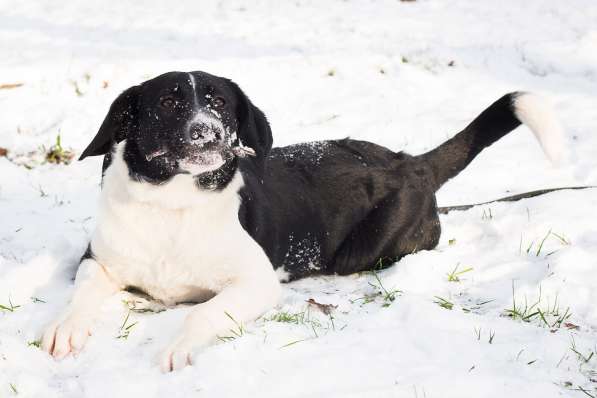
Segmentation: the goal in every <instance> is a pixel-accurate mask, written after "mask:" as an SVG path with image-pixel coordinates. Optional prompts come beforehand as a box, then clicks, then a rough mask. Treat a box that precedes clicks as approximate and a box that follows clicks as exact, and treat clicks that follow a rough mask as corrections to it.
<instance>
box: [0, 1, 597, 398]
mask: <svg viewBox="0 0 597 398" xmlns="http://www.w3.org/2000/svg"><path fill="white" fill-rule="evenodd" d="M596 21H597V4H596V3H595V2H594V1H593V0H569V1H567V2H562V1H559V0H549V1H546V0H526V1H524V2H521V1H518V0H504V1H499V2H494V1H491V2H490V1H484V2H481V1H467V0H452V1H450V2H447V1H442V0H417V1H415V2H400V1H397V0H380V1H375V2H373V1H326V2H323V1H317V0H312V1H307V0H297V1H292V2H290V1H289V2H282V1H275V0H260V1H256V2H240V1H236V0H231V1H226V2H222V1H215V0H205V1H201V2H198V1H192V0H187V1H176V2H159V1H147V2H143V5H141V4H140V3H138V2H128V1H99V0H90V1H86V2H77V1H67V0H65V1H59V2H51V1H36V2H24V1H23V2H14V1H13V2H11V1H5V2H2V3H0V48H1V49H2V59H1V60H0V84H9V83H23V86H21V87H16V88H3V89H0V109H1V117H0V147H4V148H7V149H8V150H9V154H8V158H5V157H0V220H1V222H0V304H2V305H3V306H5V307H10V302H12V304H13V305H14V306H17V305H18V306H19V307H16V308H14V309H13V311H9V310H0V396H2V397H11V396H19V397H42V396H43V397H81V396H84V397H102V398H103V397H107V396H109V397H137V396H142V397H146V398H150V397H163V396H169V397H191V396H193V397H195V396H196V397H216V396H217V397H252V396H260V397H321V396H326V397H428V398H432V397H439V398H449V397H458V398H461V397H474V398H477V397H504V396H508V397H539V396H540V397H559V396H566V397H577V396H578V397H587V396H589V395H592V396H597V382H596V380H597V346H596V341H597V305H596V303H597V274H596V270H597V256H596V254H597V216H596V215H595V211H596V209H597V190H585V191H560V192H556V193H552V194H549V195H546V196H542V197H538V198H534V199H529V200H523V201H520V202H516V203H499V204H492V205H487V206H483V207H479V208H473V209H471V210H468V211H464V212H453V213H450V214H449V215H447V216H442V217H441V223H442V228H443V233H442V238H441V241H440V244H439V246H438V247H437V248H436V249H435V250H432V251H427V252H420V253H416V254H413V255H410V256H407V257H406V258H404V259H403V260H402V261H400V262H399V263H398V264H396V265H394V266H393V267H391V268H389V269H388V270H386V271H383V272H380V273H379V274H378V277H379V278H380V280H381V282H382V284H383V286H384V288H385V289H387V290H388V293H392V294H389V295H388V294H386V293H384V295H386V296H387V300H384V297H383V295H382V296H372V294H374V293H375V292H377V291H379V290H380V288H379V287H374V286H372V285H371V284H373V285H375V286H379V282H378V280H377V279H376V278H375V276H374V275H370V274H367V275H354V276H348V277H319V278H310V279H305V280H302V281H299V282H295V283H291V284H287V285H284V298H283V300H282V302H281V303H280V304H279V306H278V307H277V308H276V309H274V310H272V311H270V312H269V313H268V314H266V315H265V316H264V317H263V318H262V319H260V320H258V321H256V322H254V323H250V324H248V325H243V326H244V333H238V334H242V336H241V337H237V338H235V339H228V340H229V341H226V342H220V343H217V344H215V345H213V346H211V347H208V348H206V349H204V350H202V351H201V352H200V353H198V355H197V356H196V357H195V365H194V366H193V367H190V368H187V369H185V370H184V371H181V372H178V373H173V374H167V375H163V374H161V373H160V372H159V369H158V367H157V365H156V362H155V359H156V355H157V354H158V353H159V352H160V351H161V350H162V349H163V348H164V347H165V346H166V345H168V344H169V343H170V342H171V339H173V338H174V336H175V335H176V333H177V332H178V330H179V327H180V326H181V323H182V321H183V319H184V316H185V314H186V313H187V312H188V311H189V307H188V306H179V307H176V308H173V309H168V310H167V311H163V312H159V313H152V312H147V313H137V312H132V313H131V314H130V317H129V319H128V320H127V324H126V326H124V327H123V328H122V329H125V328H126V327H127V326H128V325H130V324H132V323H134V322H137V324H136V325H135V326H134V327H131V328H130V329H128V331H127V332H128V337H127V338H126V339H125V338H116V337H117V336H121V335H123V330H121V325H123V322H124V320H125V317H126V316H127V313H128V310H127V307H126V306H125V305H124V304H123V303H122V301H123V300H133V298H132V296H131V295H129V294H126V295H125V294H122V295H121V296H119V297H116V298H114V299H113V300H111V301H110V302H109V303H107V304H106V305H105V306H103V307H102V308H98V313H99V314H100V321H99V322H98V324H97V325H96V330H95V334H94V335H93V336H92V337H91V338H90V339H89V343H88V346H87V347H86V348H85V350H84V351H83V352H82V353H81V354H80V355H79V356H78V357H77V358H68V359H65V360H63V361H61V362H55V361H54V360H53V359H51V358H50V357H48V356H47V355H45V354H44V353H42V352H41V351H40V350H38V349H37V348H36V347H34V346H28V343H30V342H33V341H35V340H37V339H38V338H39V337H40V334H41V332H42V330H43V327H44V326H45V325H46V324H47V323H49V322H50V321H51V320H53V319H54V317H55V316H56V315H57V314H58V312H59V311H60V310H61V309H62V308H63V307H64V305H65V303H66V302H67V300H68V298H69V296H70V294H71V293H72V280H71V278H72V276H73V275H74V270H75V269H76V265H77V261H78V259H79V257H80V256H81V254H82V253H83V252H84V250H85V248H86V245H87V240H88V238H89V235H90V232H91V231H92V229H93V228H94V225H95V221H96V219H95V217H96V214H97V213H96V211H97V210H96V202H97V197H98V192H99V189H100V187H99V181H100V170H101V159H99V158H89V159H86V160H85V161H84V162H73V163H72V164H70V165H68V166H63V165H52V164H35V163H36V162H35V159H39V158H40V157H39V156H37V157H36V156H31V155H28V154H29V152H32V151H38V152H39V149H40V147H41V146H45V147H46V148H48V147H49V146H51V145H53V144H54V142H55V139H56V135H57V134H60V135H61V138H62V145H63V146H64V147H65V148H70V149H73V150H74V151H75V152H76V154H77V155H78V154H80V152H81V151H82V149H84V148H85V146H86V144H87V143H88V142H89V141H90V140H91V138H92V137H93V136H94V134H95V132H96V131H97V128H98V127H99V125H100V123H101V121H102V120H103V117H104V115H105V113H106V112H107V110H108V107H109V105H110V103H111V102H112V100H113V99H114V98H116V96H117V95H118V94H119V93H120V92H121V91H123V90H124V89H126V88H127V87H129V86H131V85H133V84H137V83H139V82H141V81H143V80H146V79H148V78H150V77H152V76H155V75H157V74H160V73H163V72H166V71H169V70H183V71H185V70H196V69H198V70H204V71H207V72H210V73H213V74H216V75H221V76H226V77H229V78H231V79H233V80H234V81H236V82H237V83H238V84H239V85H240V86H241V87H242V88H243V89H244V90H245V91H246V93H247V94H248V95H249V96H250V97H251V99H252V100H253V101H254V102H255V104H257V105H258V106H259V107H260V108H261V109H262V110H263V111H264V112H265V114H266V115H267V116H268V118H269V120H270V122H271V124H272V128H273V133H274V139H275V144H276V145H278V146H279V145H288V144H293V143H298V142H303V141H316V140H323V139H331V138H341V137H345V136H351V137H353V138H358V139H367V140H370V141H374V142H376V143H379V144H382V145H385V146H387V147H389V148H391V149H393V150H397V151H398V150H405V151H408V152H410V153H413V154H418V153H422V152H424V151H426V150H428V149H430V148H432V147H434V146H436V145H438V144H439V143H441V142H442V141H444V140H445V139H446V138H448V137H450V136H451V135H453V134H454V133H456V132H458V131H459V130H460V129H461V128H463V127H465V126H466V125H467V124H468V123H469V122H470V121H471V120H472V119H473V118H474V117H475V116H476V115H477V114H478V113H479V112H481V111H482V110H483V109H485V107H486V106H488V105H489V104H491V103H492V102H493V101H495V100H496V99H498V98H499V97H500V96H501V95H503V94H505V93H507V92H510V91H515V90H524V91H529V92H537V93H541V94H542V95H544V96H546V97H548V98H550V99H551V100H553V102H554V104H555V109H556V110H557V113H558V116H559V118H560V119H561V121H562V125H563V128H564V132H565V134H566V135H567V139H568V141H569V145H570V152H571V153H570V156H569V157H568V159H567V161H566V162H565V163H564V164H562V165H561V166H560V167H559V168H554V167H552V166H551V165H550V163H549V161H548V160H547V159H546V158H545V157H544V155H543V154H542V153H541V149H540V147H539V145H537V143H536V142H534V140H533V138H532V137H531V135H530V134H525V132H524V131H523V130H524V129H526V127H521V128H520V129H519V130H518V131H516V132H514V133H513V134H510V135H509V136H507V137H505V138H504V139H502V140H501V141H500V142H498V143H496V144H495V145H493V146H492V147H491V148H489V149H487V150H486V151H484V152H483V153H482V154H481V155H480V156H479V157H478V158H477V159H476V160H475V161H474V162H473V163H472V164H471V165H470V166H469V167H468V168H467V170H466V171H464V172H463V173H461V174H460V175H459V176H458V177H456V178H454V179H453V180H452V181H450V182H449V183H447V184H446V185H445V186H444V187H443V188H442V189H441V191H440V192H439V193H438V202H439V205H454V204H465V203H474V202H479V201H485V200H490V199H493V198H497V197H501V196H504V195H506V194H510V193H520V192H524V191H529V190H534V189H540V188H545V187H556V186H566V185H585V184H588V185H590V184H592V185H595V184H597V157H596V156H595V150H596V148H597V112H596V111H595V110H596V109H597V23H596ZM23 158H28V159H29V158H33V160H30V161H28V163H26V164H29V165H31V163H33V167H32V168H30V169H29V168H27V167H24V166H22V165H19V164H22V163H23V162H22V161H19V159H23ZM549 231H551V233H549ZM548 254H549V255H548ZM456 266H458V270H460V271H462V270H465V269H467V268H472V270H471V271H469V272H466V273H463V274H461V275H460V276H459V278H460V281H459V282H449V281H448V277H447V274H448V273H451V272H452V271H453V270H454V269H455V267H456ZM458 270H457V272H458ZM393 289H399V290H400V291H401V293H397V292H394V293H393ZM539 295H541V297H540V298H541V301H540V304H539V305H538V307H534V308H533V310H532V311H531V312H535V310H536V308H541V309H542V310H544V311H545V312H553V308H554V307H556V308H559V313H560V316H561V315H563V314H564V312H565V310H566V309H567V308H569V313H571V314H572V315H571V317H570V318H568V319H567V320H566V321H565V322H567V323H569V325H568V327H566V326H564V324H563V323H562V326H561V327H560V328H557V327H546V326H545V325H544V322H543V321H542V320H541V319H540V316H538V315H537V316H534V317H532V319H531V321H530V322H521V321H520V320H512V319H510V318H508V317H506V316H504V313H505V310H506V309H509V308H512V305H513V297H515V299H516V305H517V306H523V307H524V303H525V297H526V302H527V304H528V305H529V306H531V305H532V304H534V303H535V302H536V301H537V300H538V299H539ZM392 297H394V300H393V301H392V300H391V298H392ZM310 298H313V299H314V300H315V301H316V302H319V303H323V304H333V305H337V306H338V308H336V309H335V310H334V311H333V312H332V316H333V322H332V320H331V319H330V318H329V317H328V316H327V315H325V314H323V313H321V311H319V310H318V309H317V308H314V307H313V306H310V307H308V304H307V303H306V302H305V301H306V300H308V299H310ZM556 298H557V303H556V304H554V303H555V302H556ZM247 299H250V298H247ZM442 299H444V300H448V301H449V302H450V303H453V308H452V310H449V309H445V308H442V307H441V306H440V305H438V304H437V302H440V303H441V302H442V301H441V300H442ZM38 300H43V301H44V302H39V301H38ZM384 304H389V305H385V306H384ZM448 306H449V305H448ZM154 307H155V306H154ZM150 308H153V307H151V305H150ZM305 311H308V313H305V314H303V315H300V313H302V312H305ZM280 313H283V314H282V315H281V314H280ZM284 313H285V314H284ZM297 313H299V315H296V314H297ZM293 314H294V315H293ZM280 317H282V318H284V317H285V318H286V319H287V320H291V321H296V322H297V323H296V324H295V323H288V322H276V321H274V320H271V319H279V318H280ZM545 317H546V321H547V322H549V323H553V322H555V321H556V318H557V317H554V316H552V315H550V314H547V313H546V314H545ZM576 326H578V329H576ZM237 332H238V331H237ZM231 336H234V334H233V333H232V332H231ZM491 336H493V339H492V341H491V343H490V342H489V340H490V339H491ZM572 348H574V349H575V350H576V351H577V352H578V353H580V355H582V356H584V358H585V359H588V360H587V361H585V360H583V358H582V357H581V356H579V355H578V354H576V353H575V352H573V351H572ZM592 353H593V354H594V355H593V356H592V357H590V356H591V355H592ZM589 357H590V359H589ZM581 389H583V390H585V391H586V393H585V392H583V391H581Z"/></svg>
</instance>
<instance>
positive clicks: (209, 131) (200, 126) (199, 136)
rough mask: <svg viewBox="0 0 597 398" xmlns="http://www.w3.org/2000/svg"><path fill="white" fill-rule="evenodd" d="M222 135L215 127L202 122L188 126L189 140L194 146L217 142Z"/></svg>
mask: <svg viewBox="0 0 597 398" xmlns="http://www.w3.org/2000/svg"><path fill="white" fill-rule="evenodd" d="M221 137H222V133H221V132H220V130H219V129H218V127H217V126H212V125H209V124H207V123H204V122H197V123H193V124H191V125H190V126H189V138H190V139H191V141H192V142H193V143H194V144H207V143H209V142H216V141H219V140H220V139H221Z"/></svg>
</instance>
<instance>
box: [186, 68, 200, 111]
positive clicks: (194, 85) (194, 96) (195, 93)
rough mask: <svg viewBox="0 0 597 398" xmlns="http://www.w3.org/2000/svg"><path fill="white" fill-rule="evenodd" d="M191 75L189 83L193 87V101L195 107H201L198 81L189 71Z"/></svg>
mask: <svg viewBox="0 0 597 398" xmlns="http://www.w3.org/2000/svg"><path fill="white" fill-rule="evenodd" d="M188 75H189V83H190V84H191V88H192V89H193V102H194V105H195V109H198V108H199V99H198V98H197V81H196V80H195V76H193V74H192V73H188Z"/></svg>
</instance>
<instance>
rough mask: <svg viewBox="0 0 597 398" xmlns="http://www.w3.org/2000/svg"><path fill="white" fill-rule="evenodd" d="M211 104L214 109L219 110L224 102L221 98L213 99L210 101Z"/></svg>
mask: <svg viewBox="0 0 597 398" xmlns="http://www.w3.org/2000/svg"><path fill="white" fill-rule="evenodd" d="M211 103H212V104H213V106H214V107H215V108H221V107H223V106H224V105H226V100H225V99H224V98H222V97H214V99H213V100H212V101H211Z"/></svg>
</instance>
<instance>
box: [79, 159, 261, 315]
mask: <svg viewBox="0 0 597 398" xmlns="http://www.w3.org/2000/svg"><path fill="white" fill-rule="evenodd" d="M114 166H116V167H115V169H113V167H114ZM118 168H119V167H118V164H116V165H113V166H111V167H110V168H109V169H108V171H107V173H106V175H105V178H104V189H103V191H102V196H101V199H100V200H101V202H100V212H99V215H98V225H97V228H96V231H95V233H94V235H93V237H92V241H91V247H92V251H93V254H94V256H95V257H96V259H97V261H98V262H99V263H100V264H101V265H102V266H104V267H105V269H106V271H107V272H108V274H109V275H111V276H112V277H113V278H114V279H116V280H117V282H118V283H119V284H120V285H122V286H132V287H136V288H139V289H141V290H143V291H144V292H146V293H147V294H149V295H150V296H152V297H154V298H156V299H159V300H161V301H163V302H164V303H166V304H174V303H176V302H183V301H203V300H206V299H208V298H210V297H211V296H212V295H213V294H215V293H218V292H219V291H221V290H222V289H223V288H224V287H225V286H226V285H227V284H228V283H229V282H230V281H231V280H232V279H233V278H235V277H236V276H238V275H240V274H242V273H245V272H250V270H249V269H247V266H246V259H247V258H249V259H252V260H253V261H251V263H255V264H256V265H257V264H259V266H263V264H268V263H269V262H268V260H267V257H266V256H265V253H264V252H263V250H262V249H261V247H260V246H259V245H258V244H257V243H256V242H255V241H254V240H253V239H252V238H251V237H250V236H249V234H248V233H246V231H245V230H244V229H243V228H242V226H241V225H240V222H239V220H238V208H239V206H240V199H239V197H238V194H237V191H238V188H239V186H240V185H241V184H242V178H241V177H240V175H237V176H236V177H235V178H234V180H233V181H232V182H231V183H230V184H229V185H230V186H229V188H227V189H226V190H225V191H224V192H219V193H214V192H205V193H200V192H198V191H197V188H196V187H194V186H193V184H192V183H191V182H190V181H188V180H186V179H189V178H190V177H188V176H180V179H179V180H177V178H179V177H175V179H174V180H173V181H172V182H170V183H169V184H168V185H166V186H160V187H155V186H151V185H149V184H146V183H137V182H132V181H130V180H128V176H122V175H119V174H118V172H120V171H121V170H118ZM185 178H186V179H185ZM170 184H171V185H170ZM186 189H189V190H190V192H184V191H185V190H186ZM155 190H159V191H157V194H159V195H158V196H155V197H153V196H152V195H154V194H156V192H154V191H155ZM189 195H190V196H189ZM189 198H191V199H189ZM193 198H194V199H193ZM183 200H188V201H189V203H179V202H180V201H183ZM180 205H182V206H180ZM242 264H244V265H242Z"/></svg>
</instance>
